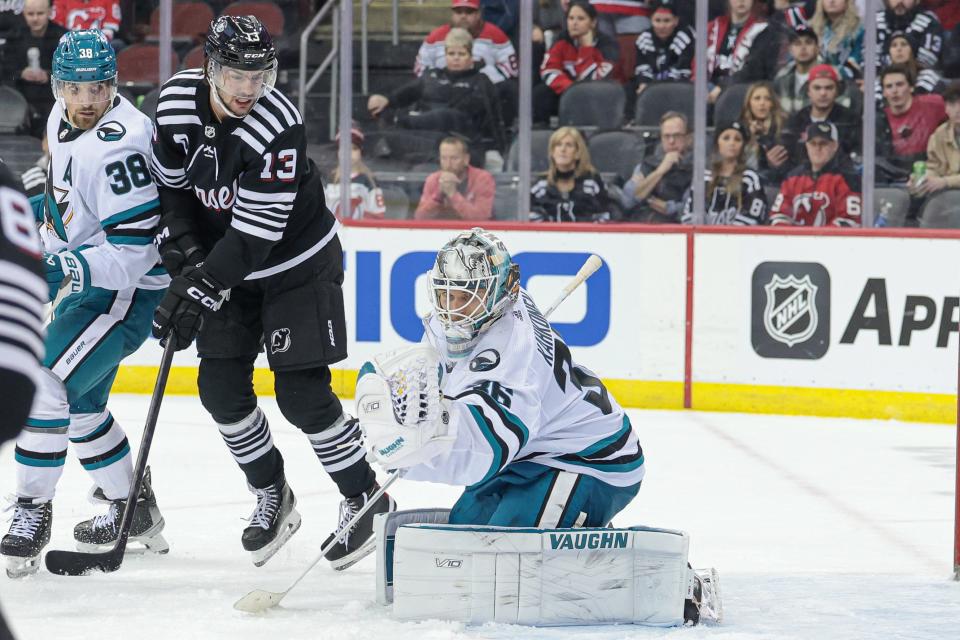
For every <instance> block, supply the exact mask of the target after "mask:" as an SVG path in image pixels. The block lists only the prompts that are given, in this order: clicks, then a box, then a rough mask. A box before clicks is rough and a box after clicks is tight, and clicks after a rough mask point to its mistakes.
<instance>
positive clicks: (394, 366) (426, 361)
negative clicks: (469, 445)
mask: <svg viewBox="0 0 960 640" xmlns="http://www.w3.org/2000/svg"><path fill="white" fill-rule="evenodd" d="M439 364H440V360H439V355H438V354H437V352H436V351H435V350H434V349H433V348H432V347H429V346H423V345H418V346H414V347H408V348H405V349H401V350H399V351H395V352H392V353H387V354H384V355H381V356H378V357H377V358H375V364H374V363H371V362H367V363H364V365H363V367H361V368H360V373H359V377H358V379H357V390H356V394H355V398H356V406H357V417H358V418H359V420H360V429H361V430H362V431H363V436H364V444H365V445H366V447H367V448H368V450H369V455H368V458H369V459H371V460H375V461H376V462H378V463H379V464H380V465H381V466H382V467H383V468H384V469H404V468H407V467H412V466H414V465H417V464H421V463H424V462H427V461H429V460H431V459H433V458H435V457H436V456H438V455H441V454H443V453H446V452H447V451H449V449H450V447H452V446H453V443H454V441H455V440H456V435H457V433H456V429H455V428H454V425H452V424H451V423H450V413H449V411H448V409H447V407H446V402H445V401H444V400H443V399H442V396H441V394H440V387H439V379H440V376H439Z"/></svg>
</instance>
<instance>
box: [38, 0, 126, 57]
mask: <svg viewBox="0 0 960 640" xmlns="http://www.w3.org/2000/svg"><path fill="white" fill-rule="evenodd" d="M50 18H51V19H52V20H53V21H54V22H56V23H57V24H59V25H60V26H61V27H63V28H64V29H66V30H67V31H79V30H81V29H100V30H101V31H103V34H104V35H105V36H107V40H110V41H111V43H112V44H113V46H114V48H115V49H116V48H118V47H122V46H123V44H122V43H120V42H114V39H115V38H116V35H117V31H119V30H120V2H119V0H54V2H53V13H52V15H51V16H50Z"/></svg>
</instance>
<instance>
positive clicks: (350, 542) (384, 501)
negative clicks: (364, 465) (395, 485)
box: [323, 483, 397, 571]
mask: <svg viewBox="0 0 960 640" xmlns="http://www.w3.org/2000/svg"><path fill="white" fill-rule="evenodd" d="M379 490H380V485H378V484H376V483H374V485H373V486H372V487H370V488H369V489H367V490H366V491H365V492H363V493H361V494H360V495H358V496H354V497H353V498H346V499H344V500H343V501H342V502H341V503H340V522H339V523H338V524H337V529H336V531H335V532H334V533H331V534H330V535H329V536H327V539H326V540H325V541H324V543H323V546H324V547H326V546H327V545H328V544H330V541H331V540H333V539H334V537H336V535H337V534H338V533H340V531H341V530H342V529H343V528H344V527H345V526H346V525H347V523H348V522H349V521H350V520H351V519H352V518H353V516H354V515H356V514H357V513H358V512H359V511H360V509H362V508H363V506H364V505H365V504H366V503H367V500H369V499H370V498H371V497H372V496H373V494H375V493H376V492H377V491H379ZM396 510H397V503H396V502H395V501H394V499H393V498H391V497H390V496H389V495H387V494H386V493H385V494H383V495H382V496H380V498H379V499H378V500H377V503H376V504H374V505H373V507H372V508H371V509H370V510H369V511H367V512H366V513H365V514H363V517H362V518H360V520H359V521H358V522H356V523H355V524H354V525H353V526H352V527H350V530H349V531H347V532H345V533H344V534H343V537H342V538H340V540H339V541H338V542H337V543H336V544H335V545H333V547H331V548H330V550H329V551H327V553H326V554H325V556H324V557H326V559H327V560H329V561H330V566H332V567H333V568H334V569H336V570H337V571H343V570H344V569H346V568H348V567H351V566H353V565H354V564H356V563H357V562H359V561H360V560H362V559H363V558H364V557H366V556H367V555H369V554H370V553H372V552H373V550H374V548H375V542H376V541H375V538H374V535H373V517H374V516H375V515H376V514H378V513H387V512H389V511H396Z"/></svg>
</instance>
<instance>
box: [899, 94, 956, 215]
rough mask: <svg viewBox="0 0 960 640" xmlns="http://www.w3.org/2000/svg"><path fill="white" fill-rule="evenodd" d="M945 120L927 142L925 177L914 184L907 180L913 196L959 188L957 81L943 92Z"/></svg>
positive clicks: (912, 180)
mask: <svg viewBox="0 0 960 640" xmlns="http://www.w3.org/2000/svg"><path fill="white" fill-rule="evenodd" d="M943 101H944V103H945V104H946V111H947V121H946V122H944V123H943V124H942V125H940V126H939V127H938V128H937V130H936V131H934V132H933V135H932V136H930V140H929V141H928V142H927V174H926V177H925V179H924V180H923V182H921V183H920V184H917V183H916V182H914V179H913V176H911V177H910V182H909V183H908V188H909V189H910V193H911V194H912V195H914V196H928V195H930V194H932V193H936V192H938V191H942V190H943V189H960V81H957V82H954V83H952V84H951V85H950V86H949V87H947V89H946V91H944V93H943Z"/></svg>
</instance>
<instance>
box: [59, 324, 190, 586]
mask: <svg viewBox="0 0 960 640" xmlns="http://www.w3.org/2000/svg"><path fill="white" fill-rule="evenodd" d="M173 352H174V349H173V340H169V339H168V340H167V344H166V346H165V347H164V349H163V358H162V359H161V360H160V371H159V372H157V382H156V384H155V385H154V387H153V396H152V397H151V398H150V409H149V410H148V411H147V421H146V424H145V425H144V427H143V437H142V438H141V440H140V451H139V453H137V464H136V466H134V469H133V480H132V481H131V482H130V493H129V494H127V506H126V508H125V509H124V510H123V519H122V520H121V521H120V532H119V535H117V541H116V543H115V544H114V545H113V548H112V549H110V550H109V551H104V552H102V553H85V552H83V551H56V550H54V551H49V552H47V556H46V564H47V570H48V571H50V573H55V574H57V575H61V576H82V575H85V574H87V573H90V572H91V571H93V570H95V569H97V570H100V571H103V572H105V573H109V572H111V571H116V570H117V569H119V568H120V564H121V563H122V562H123V554H124V552H125V551H126V548H127V539H128V538H129V537H130V527H131V526H132V525H133V516H134V513H135V512H136V510H137V507H136V505H137V497H138V496H139V495H140V486H141V485H142V484H143V476H144V474H145V473H146V470H147V456H148V455H149V454H150V444H151V443H152V442H153V433H154V431H155V430H156V427H157V417H158V416H159V414H160V402H161V401H162V400H163V391H164V389H165V388H166V386H167V376H169V374H170V364H171V362H172V361H173Z"/></svg>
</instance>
